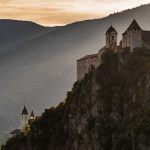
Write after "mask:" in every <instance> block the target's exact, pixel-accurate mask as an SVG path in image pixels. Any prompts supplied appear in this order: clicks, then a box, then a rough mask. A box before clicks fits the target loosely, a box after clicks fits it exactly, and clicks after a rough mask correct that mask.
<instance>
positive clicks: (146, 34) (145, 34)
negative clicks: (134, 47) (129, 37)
mask: <svg viewBox="0 0 150 150" xmlns="http://www.w3.org/2000/svg"><path fill="white" fill-rule="evenodd" d="M142 40H143V41H150V31H142Z"/></svg>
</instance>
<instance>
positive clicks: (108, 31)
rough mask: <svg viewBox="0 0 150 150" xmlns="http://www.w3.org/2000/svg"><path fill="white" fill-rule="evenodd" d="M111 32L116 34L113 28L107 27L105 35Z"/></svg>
mask: <svg viewBox="0 0 150 150" xmlns="http://www.w3.org/2000/svg"><path fill="white" fill-rule="evenodd" d="M111 32H116V33H117V31H116V30H115V28H114V27H113V26H110V27H109V29H108V30H107V32H106V34H109V33H111Z"/></svg>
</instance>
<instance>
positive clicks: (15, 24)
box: [0, 20, 53, 50]
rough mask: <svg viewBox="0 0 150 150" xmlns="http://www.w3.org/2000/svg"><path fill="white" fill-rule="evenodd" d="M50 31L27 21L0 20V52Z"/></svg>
mask: <svg viewBox="0 0 150 150" xmlns="http://www.w3.org/2000/svg"><path fill="white" fill-rule="evenodd" d="M51 29H53V28H48V27H47V28H46V27H43V26H40V25H38V24H35V23H33V22H29V21H17V20H0V50H2V49H4V48H8V47H9V46H11V45H13V44H16V43H19V42H21V41H22V40H26V39H28V38H31V37H35V36H37V35H38V34H41V33H44V32H46V31H51Z"/></svg>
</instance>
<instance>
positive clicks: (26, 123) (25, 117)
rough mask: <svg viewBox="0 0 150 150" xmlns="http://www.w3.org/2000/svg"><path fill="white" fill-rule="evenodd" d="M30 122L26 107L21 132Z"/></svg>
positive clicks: (23, 112)
mask: <svg viewBox="0 0 150 150" xmlns="http://www.w3.org/2000/svg"><path fill="white" fill-rule="evenodd" d="M28 120H29V116H28V111H27V109H26V107H25V106H24V108H23V110H22V113H21V127H20V128H21V130H22V129H24V127H26V126H27V125H28Z"/></svg>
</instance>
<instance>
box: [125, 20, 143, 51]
mask: <svg viewBox="0 0 150 150" xmlns="http://www.w3.org/2000/svg"><path fill="white" fill-rule="evenodd" d="M127 41H128V43H129V47H130V50H131V52H132V51H133V50H134V48H137V47H141V45H142V29H141V27H140V26H139V24H138V23H137V21H136V20H135V19H134V20H133V21H132V23H131V24H130V26H129V27H128V29H127Z"/></svg>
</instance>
